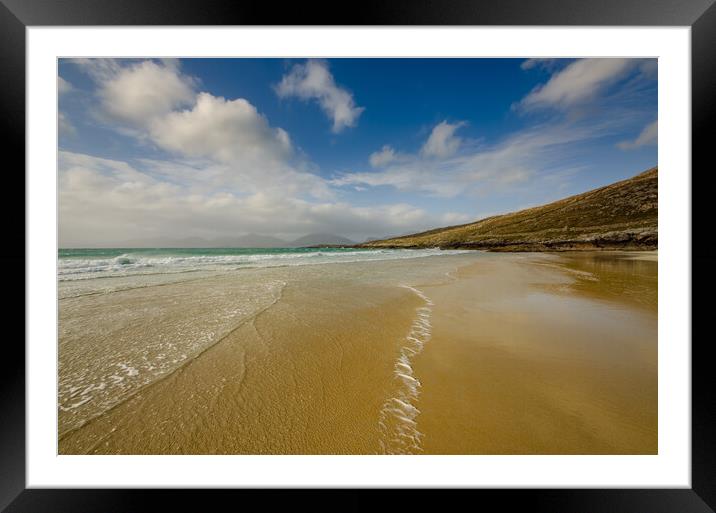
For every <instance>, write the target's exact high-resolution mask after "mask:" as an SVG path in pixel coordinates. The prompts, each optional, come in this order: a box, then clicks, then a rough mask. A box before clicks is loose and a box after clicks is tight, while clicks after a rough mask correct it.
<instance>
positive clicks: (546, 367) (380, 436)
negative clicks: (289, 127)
mask: <svg viewBox="0 0 716 513" xmlns="http://www.w3.org/2000/svg"><path fill="white" fill-rule="evenodd" d="M184 274H185V275H186V276H184ZM184 274H182V275H175V276H171V277H168V278H166V279H156V278H152V279H151V280H146V279H145V280H144V282H140V281H135V282H132V281H131V280H130V281H127V280H124V281H122V279H120V278H116V279H112V278H104V279H103V280H104V281H102V280H100V279H95V280H86V281H84V282H82V284H81V287H84V289H81V290H80V289H79V288H77V287H78V285H77V284H76V283H75V284H72V285H69V284H65V285H63V283H62V282H61V283H60V301H59V318H60V339H59V405H58V438H59V453H60V454H384V453H412V454H655V453H656V452H657V256H656V253H654V252H651V253H616V252H609V253H607V252H604V253H575V254H572V253H564V254H537V253H528V254H492V253H482V252H472V253H466V254H456V255H450V256H428V257H425V258H406V259H401V260H394V261H375V262H352V263H333V264H320V265H303V266H296V267H276V268H261V269H244V270H240V271H234V272H222V273H209V272H207V273H184ZM112 280H114V282H116V286H115V285H112V284H113V283H114V282H113V281H112ZM93 281H94V282H96V283H94V284H93V283H91V282H93ZM71 287H74V288H71ZM93 287H94V288H93Z"/></svg>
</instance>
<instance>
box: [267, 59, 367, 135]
mask: <svg viewBox="0 0 716 513" xmlns="http://www.w3.org/2000/svg"><path fill="white" fill-rule="evenodd" d="M275 90H276V94H278V95H279V96H280V97H281V98H289V97H291V96H296V97H298V98H301V99H303V100H316V101H317V102H318V104H319V105H320V106H321V108H322V109H323V111H324V112H325V113H326V115H327V116H328V117H329V118H330V119H331V120H332V121H333V132H336V133H337V132H340V131H341V130H343V129H344V128H346V127H352V126H355V124H356V122H357V121H358V118H359V117H360V115H361V113H362V112H363V111H364V110H365V108H364V107H357V106H356V105H355V101H354V100H353V95H352V94H351V93H349V92H348V91H347V90H345V89H343V88H341V87H339V86H337V85H336V82H335V80H334V78H333V75H332V74H331V72H330V71H329V70H328V65H327V64H326V63H325V62H324V61H317V60H309V61H307V62H306V63H305V64H296V65H295V66H294V67H293V68H292V69H291V71H290V73H288V74H287V75H284V77H283V78H282V79H281V82H280V83H279V84H278V85H277V86H276V87H275Z"/></svg>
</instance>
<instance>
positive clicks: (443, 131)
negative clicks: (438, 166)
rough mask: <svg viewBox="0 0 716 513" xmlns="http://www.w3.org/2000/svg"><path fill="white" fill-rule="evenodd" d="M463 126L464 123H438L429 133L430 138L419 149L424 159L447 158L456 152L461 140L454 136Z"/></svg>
mask: <svg viewBox="0 0 716 513" xmlns="http://www.w3.org/2000/svg"><path fill="white" fill-rule="evenodd" d="M463 125H465V123H464V122H460V123H454V124H450V123H448V122H447V121H443V122H441V123H438V124H437V125H435V127H434V128H433V130H432V132H430V137H428V140H427V141H425V144H424V145H423V147H422V148H421V149H420V154H421V155H423V156H424V157H438V158H445V157H449V156H451V155H453V154H455V152H456V151H457V150H458V148H459V147H460V144H461V143H462V139H461V138H460V137H457V136H456V135H455V132H456V131H457V129H458V128H460V127H461V126H463Z"/></svg>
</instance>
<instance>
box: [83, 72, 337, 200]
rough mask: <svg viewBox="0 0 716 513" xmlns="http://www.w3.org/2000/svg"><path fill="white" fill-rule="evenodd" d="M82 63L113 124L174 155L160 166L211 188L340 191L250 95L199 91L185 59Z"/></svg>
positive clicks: (157, 165) (153, 166)
mask: <svg viewBox="0 0 716 513" xmlns="http://www.w3.org/2000/svg"><path fill="white" fill-rule="evenodd" d="M75 62H76V64H78V65H80V66H81V67H82V69H83V70H84V71H85V72H86V73H87V74H88V75H89V76H91V77H92V78H93V80H95V82H96V83H97V97H98V99H99V101H100V107H101V109H102V110H103V112H104V115H105V116H106V119H107V120H108V121H109V126H110V127H112V128H114V129H116V130H117V131H119V132H120V133H123V134H125V135H130V136H133V137H136V138H137V139H139V140H141V141H142V142H143V143H146V142H151V143H153V144H154V145H156V146H157V147H158V148H160V149H162V150H165V151H166V152H168V153H169V154H170V155H171V158H170V159H167V160H165V161H158V160H156V161H147V162H146V165H147V166H148V169H150V170H152V171H153V172H156V173H158V174H162V175H163V176H164V177H165V178H167V179H171V180H182V183H192V184H193V185H194V186H197V187H200V186H202V185H201V184H202V183H203V188H204V189H206V188H207V187H213V188H215V189H222V188H224V189H225V188H230V189H232V190H239V191H242V192H246V191H257V190H260V189H262V188H264V189H266V188H277V187H280V188H282V189H283V190H284V194H285V195H291V194H293V195H296V196H298V197H301V196H313V197H321V198H328V197H332V195H333V193H332V192H331V191H330V188H329V187H328V186H327V185H326V183H325V181H324V180H323V179H321V178H320V177H318V176H316V175H315V174H313V173H312V172H310V169H309V167H310V166H309V165H308V164H307V163H306V162H303V161H302V159H301V156H300V155H297V152H296V151H294V148H293V145H292V143H291V138H290V136H289V134H288V133H287V132H286V131H285V130H283V129H282V128H280V127H272V126H271V125H270V124H269V122H268V120H267V119H266V117H265V116H263V115H262V114H261V113H260V112H259V111H258V110H257V109H256V107H255V106H254V105H252V104H251V103H250V102H249V101H248V100H246V99H244V98H235V99H226V98H223V97H219V96H214V95H212V94H210V93H208V92H200V93H197V92H195V87H196V86H197V85H198V81H197V80H196V79H194V78H192V77H189V76H187V75H185V74H183V73H182V71H181V67H180V64H179V62H178V61H175V60H162V61H152V60H145V61H130V62H124V61H115V60H111V59H87V60H79V61H75Z"/></svg>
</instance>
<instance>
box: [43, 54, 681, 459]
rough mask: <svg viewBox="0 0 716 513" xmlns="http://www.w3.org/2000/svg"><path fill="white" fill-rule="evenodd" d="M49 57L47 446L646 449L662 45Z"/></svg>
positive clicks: (259, 450) (324, 451) (651, 449)
mask: <svg viewBox="0 0 716 513" xmlns="http://www.w3.org/2000/svg"><path fill="white" fill-rule="evenodd" d="M57 66H58V76H57V81H58V82H57V98H58V105H57V107H58V110H57V130H58V148H57V150H58V151H57V191H58V212H57V216H58V226H57V236H58V248H57V316H58V326H57V337H58V338H57V342H56V343H57V351H58V353H57V354H58V360H57V452H58V454H60V455H654V454H658V386H657V385H658V159H657V158H658V121H657V119H658V109H657V106H658V73H657V72H658V63H657V59H643V58H529V56H526V57H524V58H314V57H310V56H307V57H306V58H157V57H146V58H126V59H124V58H111V59H109V58H61V59H59V60H58V61H57ZM664 165H666V164H664ZM665 170H666V168H665ZM667 217H668V216H667ZM665 233H666V232H665Z"/></svg>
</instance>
